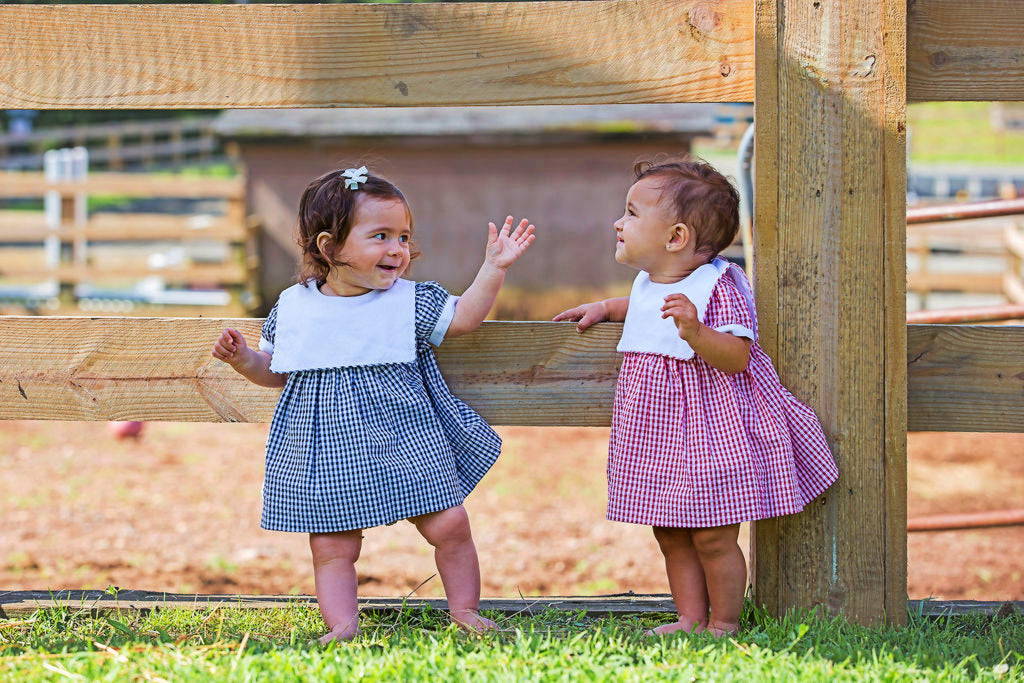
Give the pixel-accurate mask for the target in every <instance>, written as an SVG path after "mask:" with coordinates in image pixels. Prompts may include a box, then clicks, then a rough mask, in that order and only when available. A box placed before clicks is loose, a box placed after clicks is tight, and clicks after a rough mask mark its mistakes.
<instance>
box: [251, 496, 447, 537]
mask: <svg viewBox="0 0 1024 683" xmlns="http://www.w3.org/2000/svg"><path fill="white" fill-rule="evenodd" d="M465 502H466V498H465V497H463V498H462V500H460V501H459V502H457V503H454V504H452V505H446V506H444V507H435V506H432V505H431V506H427V507H428V509H426V510H422V511H415V512H410V513H409V514H407V515H404V516H400V517H397V518H395V519H391V520H390V521H379V522H375V523H370V524H364V525H361V526H353V527H346V528H338V527H337V526H331V527H324V528H317V529H309V528H303V529H295V528H288V529H286V528H283V527H274V526H267V525H266V524H265V523H264V522H263V521H262V520H261V521H260V528H261V529H263V530H265V531H283V532H286V533H293V534H332V533H336V532H341V531H358V530H359V529H373V528H376V527H379V526H391V525H392V524H397V523H398V522H401V521H402V520H404V519H409V518H410V517H419V516H420V515H429V514H431V513H432V512H441V511H442V510H450V509H452V508H455V507H458V506H460V505H462V504H464V503H465Z"/></svg>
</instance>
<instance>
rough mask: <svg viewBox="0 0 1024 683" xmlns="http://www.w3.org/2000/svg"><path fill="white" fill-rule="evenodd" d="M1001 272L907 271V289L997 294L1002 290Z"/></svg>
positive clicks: (1002, 278)
mask: <svg viewBox="0 0 1024 683" xmlns="http://www.w3.org/2000/svg"><path fill="white" fill-rule="evenodd" d="M1003 280H1004V277H1003V273H963V272H956V273H944V272H925V273H915V272H913V271H910V272H908V273H907V289H908V290H910V291H911V292H915V291H918V290H928V291H932V292H939V291H950V292H971V293H974V294H999V293H1002V291H1003Z"/></svg>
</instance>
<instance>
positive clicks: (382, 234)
mask: <svg viewBox="0 0 1024 683" xmlns="http://www.w3.org/2000/svg"><path fill="white" fill-rule="evenodd" d="M386 238H387V235H385V234H384V233H382V232H378V233H377V234H376V235H374V236H373V237H372V238H370V239H375V240H383V239H386Z"/></svg>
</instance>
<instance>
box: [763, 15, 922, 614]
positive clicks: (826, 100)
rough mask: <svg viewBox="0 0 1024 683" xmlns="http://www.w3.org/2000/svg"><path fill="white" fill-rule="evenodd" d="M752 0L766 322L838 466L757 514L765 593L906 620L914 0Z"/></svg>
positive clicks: (781, 608)
mask: <svg viewBox="0 0 1024 683" xmlns="http://www.w3.org/2000/svg"><path fill="white" fill-rule="evenodd" d="M756 11H757V17H756V19H755V23H756V29H755V36H756V40H757V41H758V42H759V43H760V44H759V45H758V47H757V48H756V55H757V60H758V69H759V71H758V76H759V77H758V91H757V95H758V97H757V98H756V99H755V102H754V106H755V120H756V121H757V133H756V135H757V136H758V144H757V149H756V151H755V162H756V164H757V169H756V172H755V175H756V176H757V178H758V186H759V189H760V191H759V194H758V196H757V199H756V201H755V206H756V207H758V208H757V209H756V211H757V216H756V219H757V221H758V222H757V224H756V225H755V230H754V233H755V239H756V240H757V243H756V247H755V254H756V255H757V259H758V261H759V262H761V261H762V260H763V259H764V256H763V254H768V270H769V273H768V274H767V276H766V277H762V269H761V267H760V266H759V267H758V273H757V293H758V300H759V302H760V306H759V310H760V313H761V317H762V323H761V329H762V334H763V336H764V337H765V338H766V340H767V341H768V343H769V344H771V343H772V342H774V346H775V348H774V350H775V352H776V353H775V355H774V358H775V359H776V362H777V367H778V370H779V374H780V376H781V377H782V380H783V383H784V384H786V385H787V386H788V387H789V388H790V389H791V390H792V391H793V393H794V394H795V395H796V396H797V397H799V398H800V399H801V400H803V401H805V402H807V403H808V404H809V405H811V407H813V408H814V409H815V411H816V413H817V414H818V416H819V418H820V419H821V421H822V424H823V426H824V428H825V431H826V434H827V436H828V438H829V442H830V444H831V446H832V449H833V453H834V455H835V457H836V461H837V462H838V464H839V469H840V480H839V482H837V483H836V484H835V485H834V486H833V488H832V489H831V490H830V491H828V492H826V493H825V494H824V495H823V496H822V497H821V498H820V499H819V500H817V501H815V502H814V503H813V504H812V505H810V506H808V508H806V509H805V510H804V512H802V513H801V514H799V515H792V516H789V517H784V518H780V519H778V520H773V521H771V522H768V523H767V524H763V525H762V524H761V523H759V524H758V525H757V526H758V529H757V531H756V533H755V548H754V553H753V554H754V556H755V557H756V558H757V560H756V565H755V570H754V586H755V592H756V593H755V594H756V599H757V600H758V601H759V602H761V603H763V604H765V605H766V606H767V607H768V608H769V610H770V611H772V612H773V613H776V614H781V613H783V612H785V611H786V610H787V609H789V608H791V607H811V606H813V605H826V606H828V608H829V609H831V610H833V611H838V612H842V613H843V614H845V615H847V616H848V617H849V618H850V619H852V620H854V621H857V622H862V623H876V622H878V621H881V620H883V619H889V620H891V621H894V622H899V621H902V620H903V619H904V618H905V615H902V614H900V613H898V612H897V613H888V614H887V606H888V605H890V604H891V601H892V599H894V597H893V595H892V592H893V591H900V593H899V594H900V595H901V596H902V597H901V599H904V600H905V598H906V595H905V589H906V586H905V584H904V585H903V586H894V585H892V581H891V579H892V577H893V572H896V571H898V569H897V568H895V565H896V564H897V563H901V562H902V559H901V558H903V555H902V554H901V551H900V550H899V549H898V548H895V547H893V542H894V536H893V535H892V533H893V532H892V529H893V524H892V523H891V520H890V519H889V518H888V514H889V513H888V508H889V506H891V505H893V504H896V505H899V504H900V502H899V500H893V499H892V496H893V495H894V494H895V489H896V488H897V487H895V486H891V485H890V483H889V482H888V481H887V475H889V474H890V473H892V474H893V475H894V476H897V477H899V476H902V475H900V474H899V473H898V472H896V471H895V470H897V469H899V466H900V463H901V462H903V463H904V464H905V450H904V449H903V447H902V446H901V444H900V439H899V438H898V437H897V436H896V435H897V434H899V433H900V432H901V431H903V432H905V430H906V414H905V400H904V399H902V398H901V395H902V391H903V386H902V376H901V374H900V370H899V368H898V366H899V364H901V363H903V362H904V360H903V358H904V353H905V348H904V346H903V344H902V334H903V331H902V330H900V329H899V327H900V326H904V325H905V319H904V315H905V313H904V305H903V303H902V302H898V298H899V297H901V296H903V291H904V290H903V280H902V278H898V277H894V276H895V275H896V274H898V273H899V272H900V270H901V268H902V266H901V265H900V264H899V263H898V260H899V259H900V258H905V253H904V248H905V224H904V220H905V211H906V205H905V200H904V199H903V198H902V196H903V194H902V193H903V189H902V188H904V187H905V178H904V176H903V171H902V169H903V168H904V166H905V158H902V157H901V158H896V156H897V155H896V154H895V152H897V151H898V150H899V149H900V148H901V147H902V145H903V135H904V131H905V115H904V112H903V107H904V106H905V101H904V97H903V95H904V92H905V81H904V79H903V70H902V67H901V66H900V64H901V63H902V61H903V59H904V55H903V47H902V42H903V41H902V38H903V35H904V21H905V4H903V3H902V2H900V0H885V1H883V2H877V1H875V0H848V1H847V2H843V3H825V2H821V3H809V2H802V1H798V0H774V1H773V0H764V1H763V2H758V3H757V9H756ZM762 68H764V69H766V72H765V73H764V75H763V76H762V72H761V69H762ZM762 81H765V82H767V83H768V84H766V85H765V86H764V88H763V89H762V86H761V83H762ZM772 81H774V85H771V84H770V83H771V82H772ZM766 178H767V182H765V180H766ZM773 195H774V196H773ZM766 199H767V201H766ZM897 218H898V224H895V223H894V220H895V219H897ZM879 245H882V248H881V249H880V248H879ZM773 264H774V265H773ZM766 304H767V305H768V307H769V308H767V310H766ZM866 340H871V341H870V343H865V341H866ZM762 527H763V528H762ZM903 533H905V530H904V532H903ZM904 545H905V540H904Z"/></svg>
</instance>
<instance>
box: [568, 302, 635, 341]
mask: <svg viewBox="0 0 1024 683" xmlns="http://www.w3.org/2000/svg"><path fill="white" fill-rule="evenodd" d="M628 310H629V297H628V296H619V297H615V298H614V299H604V300H603V301H594V302H592V303H589V304H582V305H581V306H577V307H576V308H570V309H569V310H568V311H562V312H561V313H559V314H558V315H556V316H555V317H554V318H552V320H554V321H556V322H557V321H559V320H574V321H576V323H577V325H576V331H577V332H582V331H583V330H585V329H587V328H588V327H590V326H591V325H593V324H594V323H599V322H603V321H605V320H610V321H612V322H615V323H621V322H622V321H623V320H625V319H626V311H628Z"/></svg>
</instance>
